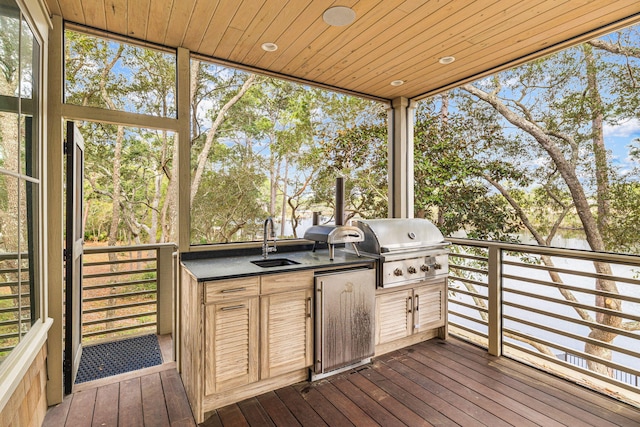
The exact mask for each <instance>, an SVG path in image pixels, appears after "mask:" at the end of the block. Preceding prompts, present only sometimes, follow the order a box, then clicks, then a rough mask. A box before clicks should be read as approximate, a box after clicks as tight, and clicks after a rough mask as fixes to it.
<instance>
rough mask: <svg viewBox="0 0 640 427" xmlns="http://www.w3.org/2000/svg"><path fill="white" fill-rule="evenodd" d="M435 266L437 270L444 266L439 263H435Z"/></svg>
mask: <svg viewBox="0 0 640 427" xmlns="http://www.w3.org/2000/svg"><path fill="white" fill-rule="evenodd" d="M433 268H435V269H436V270H440V269H441V268H442V266H441V265H440V264H438V263H435V264H433Z"/></svg>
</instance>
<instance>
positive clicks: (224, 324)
mask: <svg viewBox="0 0 640 427" xmlns="http://www.w3.org/2000/svg"><path fill="white" fill-rule="evenodd" d="M313 274H314V273H313V271H312V270H307V271H302V272H293V273H282V274H269V275H264V276H252V277H244V278H237V279H228V280H227V279H225V280H216V281H210V282H198V281H197V280H196V279H195V278H194V277H193V276H192V275H191V274H190V273H189V272H188V270H186V269H183V272H182V284H181V293H180V295H181V302H180V306H181V307H180V312H181V313H180V315H181V321H180V355H181V360H180V367H181V375H182V380H183V383H184V385H185V390H186V391H187V396H188V398H189V402H190V403H191V408H192V410H193V413H194V416H195V417H196V420H197V421H198V422H202V421H203V420H204V415H205V413H206V412H209V411H211V410H214V409H216V408H219V407H221V406H224V405H227V404H229V403H233V402H237V401H240V400H243V399H246V398H248V397H252V396H255V395H258V394H262V393H266V392H268V391H270V390H274V389H277V388H281V387H284V386H287V385H290V384H293V383H296V382H299V381H303V380H305V379H307V378H308V369H307V368H308V367H309V366H311V365H312V363H313V347H312V346H313V323H312V318H311V315H312V312H311V310H312V307H313V301H312V299H313Z"/></svg>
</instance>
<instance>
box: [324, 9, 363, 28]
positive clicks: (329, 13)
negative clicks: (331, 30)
mask: <svg viewBox="0 0 640 427" xmlns="http://www.w3.org/2000/svg"><path fill="white" fill-rule="evenodd" d="M322 19H324V22H326V23H327V24H329V25H332V26H334V27H343V26H345V25H349V24H351V23H352V22H353V21H355V19H356V12H355V11H354V10H353V9H351V8H350V7H346V6H335V7H330V8H329V9H327V10H325V11H324V13H323V14H322Z"/></svg>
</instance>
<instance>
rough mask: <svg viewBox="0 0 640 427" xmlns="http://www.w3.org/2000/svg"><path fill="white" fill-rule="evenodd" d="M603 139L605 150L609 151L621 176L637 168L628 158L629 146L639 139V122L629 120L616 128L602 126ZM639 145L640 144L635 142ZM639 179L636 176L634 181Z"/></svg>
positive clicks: (635, 163) (636, 164)
mask: <svg viewBox="0 0 640 427" xmlns="http://www.w3.org/2000/svg"><path fill="white" fill-rule="evenodd" d="M604 138H605V145H606V146H607V149H609V150H611V157H612V161H613V164H614V165H616V166H617V167H620V169H621V172H622V173H623V174H625V175H626V174H627V173H629V172H630V171H631V169H632V168H633V167H637V166H639V165H638V163H637V162H636V161H634V160H633V159H631V158H630V157H629V146H630V145H631V144H632V142H633V141H634V140H639V139H640V120H638V119H631V120H627V121H625V122H622V123H620V124H619V125H617V126H612V125H607V124H605V125H604ZM636 144H637V145H640V142H636ZM638 178H640V177H637V176H636V179H638Z"/></svg>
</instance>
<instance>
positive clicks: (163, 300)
mask: <svg viewBox="0 0 640 427" xmlns="http://www.w3.org/2000/svg"><path fill="white" fill-rule="evenodd" d="M173 251H174V247H173V246H172V245H161V246H160V247H159V248H158V249H157V251H156V253H157V257H156V266H157V267H156V268H157V279H156V280H157V281H158V282H157V286H158V288H157V291H158V314H157V320H156V326H157V330H158V335H163V334H170V333H171V332H172V330H173Z"/></svg>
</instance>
